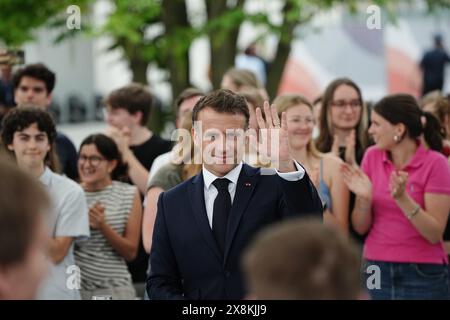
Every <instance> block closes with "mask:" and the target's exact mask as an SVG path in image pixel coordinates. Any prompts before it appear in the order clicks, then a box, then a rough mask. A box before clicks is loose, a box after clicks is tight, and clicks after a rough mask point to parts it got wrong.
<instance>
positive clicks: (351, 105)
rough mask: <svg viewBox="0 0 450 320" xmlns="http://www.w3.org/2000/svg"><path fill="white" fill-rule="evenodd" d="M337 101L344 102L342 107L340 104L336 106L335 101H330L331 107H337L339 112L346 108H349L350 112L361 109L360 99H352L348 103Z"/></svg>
mask: <svg viewBox="0 0 450 320" xmlns="http://www.w3.org/2000/svg"><path fill="white" fill-rule="evenodd" d="M338 101H342V102H344V103H343V104H342V105H341V104H337V101H334V100H333V101H331V103H330V104H331V106H334V107H337V108H338V109H339V110H345V108H346V107H347V106H350V109H351V110H357V109H358V108H362V105H363V104H362V101H361V100H360V99H353V100H350V101H348V100H347V101H345V100H338ZM354 102H357V103H358V104H357V105H356V104H353V103H354Z"/></svg>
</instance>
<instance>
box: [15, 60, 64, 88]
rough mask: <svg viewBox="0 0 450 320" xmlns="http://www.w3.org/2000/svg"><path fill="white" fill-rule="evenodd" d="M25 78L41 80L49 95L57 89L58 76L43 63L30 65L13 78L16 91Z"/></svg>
mask: <svg viewBox="0 0 450 320" xmlns="http://www.w3.org/2000/svg"><path fill="white" fill-rule="evenodd" d="M23 77H30V78H35V79H38V80H41V81H43V82H44V83H45V88H46V89H47V94H50V93H52V91H53V88H54V87H55V81H56V75H55V73H54V72H52V71H51V70H50V69H49V68H47V67H46V66H45V65H44V64H42V63H35V64H29V65H27V66H26V67H25V68H21V69H18V70H17V71H16V72H15V73H14V75H13V78H12V83H13V86H14V90H16V89H17V88H18V87H19V85H20V81H21V80H22V78H23Z"/></svg>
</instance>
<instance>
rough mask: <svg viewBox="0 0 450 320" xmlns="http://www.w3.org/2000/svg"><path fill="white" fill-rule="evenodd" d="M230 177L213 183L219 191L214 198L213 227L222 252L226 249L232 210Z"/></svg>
mask: <svg viewBox="0 0 450 320" xmlns="http://www.w3.org/2000/svg"><path fill="white" fill-rule="evenodd" d="M229 183H230V180H228V179H216V180H214V182H213V185H214V186H215V187H216V188H217V191H218V192H219V193H218V194H217V197H216V199H215V200H214V208H213V221H212V229H213V233H214V237H215V238H216V241H217V244H218V245H219V248H220V251H221V252H222V254H223V253H224V251H225V237H226V234H227V225H228V215H229V214H230V210H231V196H230V193H229V192H228V184H229Z"/></svg>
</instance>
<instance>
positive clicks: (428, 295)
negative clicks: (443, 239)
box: [362, 260, 450, 300]
mask: <svg viewBox="0 0 450 320" xmlns="http://www.w3.org/2000/svg"><path fill="white" fill-rule="evenodd" d="M362 271H363V280H364V283H363V285H364V286H365V288H366V289H367V291H368V293H369V294H370V296H371V298H372V299H373V300H397V299H400V300H417V299H420V300H448V299H449V298H450V293H449V267H448V265H446V264H429V263H397V262H385V261H370V260H368V261H365V262H364V264H363V270H362Z"/></svg>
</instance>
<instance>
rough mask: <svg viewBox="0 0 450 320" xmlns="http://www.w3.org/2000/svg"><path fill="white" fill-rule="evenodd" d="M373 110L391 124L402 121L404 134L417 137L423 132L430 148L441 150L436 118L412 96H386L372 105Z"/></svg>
mask: <svg viewBox="0 0 450 320" xmlns="http://www.w3.org/2000/svg"><path fill="white" fill-rule="evenodd" d="M373 111H375V112H376V113H377V114H379V115H380V116H381V117H383V118H384V119H386V120H387V121H389V122H390V123H392V124H398V123H403V124H404V125H405V127H406V135H407V136H409V137H410V138H413V139H414V138H416V139H418V138H419V136H420V135H421V134H423V135H424V138H425V141H426V142H427V144H428V145H429V147H430V148H431V149H433V150H435V151H441V150H442V143H443V142H442V135H441V126H440V123H439V121H438V119H437V118H436V117H434V116H433V115H432V114H431V113H429V112H423V111H422V110H421V109H420V107H419V104H418V103H417V100H416V99H415V98H414V97H413V96H411V95H409V94H403V93H400V94H393V95H389V96H386V97H384V98H383V99H381V100H380V101H379V102H377V103H376V104H375V105H374V107H373ZM422 117H425V119H426V121H425V125H424V124H423V123H422ZM401 138H403V137H401Z"/></svg>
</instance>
